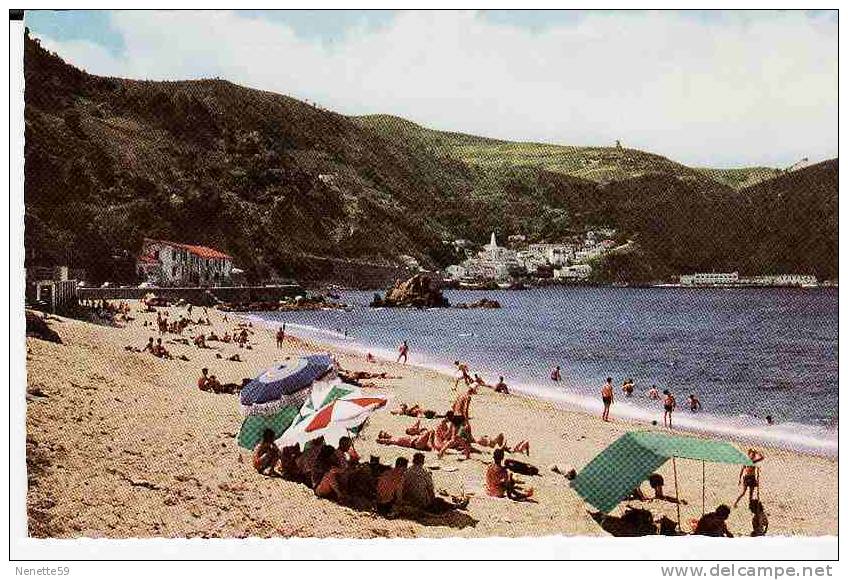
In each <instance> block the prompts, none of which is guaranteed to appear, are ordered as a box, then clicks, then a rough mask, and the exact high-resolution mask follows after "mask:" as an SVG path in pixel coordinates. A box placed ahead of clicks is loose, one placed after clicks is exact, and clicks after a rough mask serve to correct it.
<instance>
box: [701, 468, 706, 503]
mask: <svg viewBox="0 0 848 580" xmlns="http://www.w3.org/2000/svg"><path fill="white" fill-rule="evenodd" d="M706 504H707V462H706V461H701V517H704V514H705V513H706V511H707V508H706Z"/></svg>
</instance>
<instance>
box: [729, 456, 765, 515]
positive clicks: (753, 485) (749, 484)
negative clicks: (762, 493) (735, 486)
mask: <svg viewBox="0 0 848 580" xmlns="http://www.w3.org/2000/svg"><path fill="white" fill-rule="evenodd" d="M748 458H749V459H750V460H751V463H753V464H754V465H743V466H742V469H740V470H739V485H741V486H742V493H740V494H739V497H737V498H736V501H735V502H733V507H734V508H735V507H736V506H738V505H739V500H740V499H742V497H743V496H744V495H745V492H746V491H747V492H748V501H749V502H750V501H752V500H753V499H754V490H756V489H759V487H760V477H759V475H760V473H759V472H760V468H759V467H758V466H757V464H758V463H759V462H760V461H762V460H763V459H765V458H766V457H765V455H763V454H762V453H760V452H759V451H757V450H756V449H753V448H751V449H748ZM757 497H759V492H757Z"/></svg>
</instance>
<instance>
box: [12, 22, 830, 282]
mask: <svg viewBox="0 0 848 580" xmlns="http://www.w3.org/2000/svg"><path fill="white" fill-rule="evenodd" d="M24 67H25V80H26V89H25V99H26V110H25V130H26V135H25V137H26V145H25V155H26V162H25V202H26V216H25V227H26V233H25V235H26V240H25V243H26V250H27V253H26V266H27V267H28V268H30V267H33V266H40V265H57V264H68V265H70V266H72V267H81V268H86V269H87V270H88V272H89V277H90V281H93V282H96V281H102V280H115V281H122V280H124V279H127V280H129V279H130V278H131V277H132V257H133V256H134V255H135V254H136V252H137V251H138V249H139V248H140V245H141V240H142V238H143V237H145V236H150V237H158V238H166V239H173V240H175V241H182V242H188V243H198V244H204V245H210V246H214V247H218V248H220V249H222V250H224V251H226V252H228V253H230V254H232V255H233V256H234V258H235V261H236V263H237V264H238V266H239V267H241V268H243V269H245V270H246V271H247V274H248V277H249V279H251V280H253V281H262V280H266V279H268V278H270V277H274V276H295V277H298V278H300V279H301V280H304V281H306V282H309V281H310V280H328V279H334V278H337V277H338V276H339V271H340V268H341V265H344V264H347V265H348V266H349V268H348V270H350V269H351V268H352V269H353V270H354V272H357V271H361V270H362V269H364V268H370V267H372V266H373V267H374V268H379V267H381V266H384V267H386V268H387V276H388V275H390V274H391V275H393V274H394V270H392V269H391V267H393V266H396V265H398V264H400V263H402V261H403V260H402V258H401V256H403V255H411V256H413V257H415V258H416V259H418V261H419V262H420V263H421V264H422V265H424V266H425V267H431V268H432V267H438V266H443V265H446V264H448V263H452V262H454V261H456V260H457V256H455V255H453V254H452V250H450V246H449V245H446V244H444V243H443V240H450V239H455V238H458V237H462V238H468V239H471V240H474V241H477V242H483V241H485V240H487V239H488V236H489V233H490V232H492V231H495V232H496V233H497V234H498V235H499V236H501V237H503V236H505V235H509V234H514V233H522V234H525V235H527V236H528V237H529V238H530V239H531V240H542V239H546V240H551V241H555V240H558V239H562V238H563V237H565V236H567V235H569V234H570V233H574V232H579V231H580V230H582V229H583V228H585V227H587V226H588V225H609V226H612V227H615V228H618V229H619V231H620V232H621V237H622V238H623V239H624V238H627V239H633V240H636V241H637V244H636V245H635V246H634V248H636V250H635V251H634V252H632V253H630V254H629V255H627V256H624V257H622V258H621V259H620V263H616V264H613V265H612V266H611V267H609V268H606V269H604V268H601V269H600V270H599V271H602V272H605V274H604V275H605V276H607V278H621V277H622V276H623V277H625V278H628V279H633V280H643V279H644V280H654V279H660V278H663V277H666V276H669V275H671V274H674V273H677V272H683V271H691V270H693V269H699V270H703V269H727V268H738V269H745V270H746V271H750V272H752V273H757V272H760V271H769V270H772V269H774V268H790V267H791V268H792V269H793V270H796V269H797V270H801V271H813V272H815V273H817V274H819V275H821V273H822V272H835V268H836V264H835V260H834V259H833V256H834V255H833V254H832V253H831V252H830V250H829V248H831V247H835V244H836V230H835V220H836V217H835V215H836V214H835V211H834V213H833V214H832V215H830V216H828V212H830V210H831V209H832V208H834V207H835V200H836V189H837V188H836V184H837V171H836V162H835V161H833V162H830V165H828V167H829V168H830V169H826V170H821V171H820V170H819V169H817V167H818V166H816V167H811V168H807V169H805V170H801V171H797V172H795V173H792V174H789V175H786V176H783V177H781V178H780V179H776V180H773V181H770V182H766V183H763V184H760V185H759V186H757V187H756V188H750V189H745V190H741V191H736V190H734V189H732V188H730V187H728V186H726V185H723V184H721V183H718V182H716V181H713V180H710V179H709V178H708V177H706V176H704V175H703V174H702V173H700V172H698V171H695V170H693V169H690V168H687V167H685V166H682V165H680V164H676V163H674V162H672V161H669V160H667V159H664V158H661V157H659V156H654V155H651V154H649V153H643V152H633V151H631V150H617V149H599V150H597V151H598V152H599V153H598V154H599V155H602V156H607V157H605V158H607V159H611V158H612V157H609V156H610V155H612V156H613V157H615V156H624V157H621V158H620V159H619V158H616V159H618V160H617V161H615V163H611V164H610V165H609V167H607V166H603V167H602V168H596V169H594V170H592V171H588V170H587V172H585V173H583V174H582V175H583V177H587V178H585V179H584V178H583V177H579V176H575V175H570V174H568V172H563V171H561V170H549V169H556V167H557V163H559V161H557V160H558V159H563V158H567V157H568V156H567V155H566V152H564V151H566V150H570V149H574V150H576V151H580V152H581V155H583V154H587V153H586V152H592V151H595V149H593V148H561V147H557V146H542V145H532V144H515V143H506V142H501V141H496V140H489V139H484V138H479V137H474V136H470V135H464V134H461V133H445V132H433V131H429V130H423V131H422V129H421V128H420V127H418V126H417V125H414V124H412V123H409V122H407V121H401V122H398V121H392V122H388V123H387V122H376V123H375V122H373V119H372V120H371V121H363V120H362V119H361V118H359V119H351V118H348V117H345V116H342V115H338V114H335V113H332V112H328V111H324V110H320V109H317V108H315V107H312V106H310V105H307V104H305V103H302V102H300V101H297V100H295V99H292V98H289V97H286V96H283V95H278V94H273V93H268V92H264V91H257V90H253V89H247V88H244V87H239V86H237V85H234V84H232V83H229V82H225V81H220V80H200V81H182V82H149V81H132V80H126V79H116V78H101V77H96V76H93V75H89V74H87V73H85V72H83V71H80V70H78V69H76V68H74V67H72V66H69V65H67V64H66V63H64V62H63V61H62V60H61V59H60V58H59V57H58V56H57V55H55V54H50V53H48V52H46V51H45V50H43V49H42V48H41V47H40V46H39V45H38V42H37V41H36V40H33V39H30V38H27V39H26V43H25V53H24ZM387 118H388V117H387ZM392 119H396V118H392ZM422 135H424V137H422ZM549 147H552V149H550V150H549V149H548V148H549ZM456 148H460V149H461V150H462V151H464V152H465V153H463V155H466V157H461V156H457V155H456V154H455V150H456ZM486 148H489V149H488V151H489V153H491V152H492V151H495V150H496V149H493V148H501V150H504V151H508V152H509V154H510V155H512V156H513V157H515V158H518V159H521V160H522V162H521V163H516V164H511V163H507V164H503V163H500V164H499V163H487V162H485V159H486V155H487V154H485V152H484V150H485V149H486ZM548 156H552V157H553V158H554V161H549V160H547V157H548ZM628 156H629V158H630V159H632V160H637V161H638V163H637V165H638V167H636V166H634V167H635V168H634V169H632V170H631V169H628V168H627V167H626V166H625V164H624V160H625V157H628ZM649 161H650V163H648V162H649ZM634 163H635V161H634ZM639 164H641V165H639ZM645 164H648V165H650V167H651V170H650V171H643V169H642V168H643V167H644V166H645ZM578 173H579V172H578ZM806 175H810V176H811V177H810V178H809V179H805V178H804V176H806ZM619 177H626V178H623V179H619ZM598 180H600V181H603V183H598ZM769 184H770V185H769ZM796 186H797V187H802V188H806V189H805V194H804V195H803V196H801V197H799V198H798V199H797V200H796V201H795V202H793V203H791V204H790V203H789V202H787V201H786V200H785V199H784V197H785V196H784V194H783V193H782V192H783V191H784V190H785V189H787V188H789V189H791V188H794V187H796ZM810 188H812V189H810ZM782 196H784V197H782ZM781 200H782V201H781ZM804 203H809V204H813V205H814V206H815V207H816V208H817V210H816V211H815V212H805V211H801V208H799V205H798V204H801V205H803V204H804ZM822 223H827V224H828V225H827V227H825V228H822V227H821V224H822ZM831 224H832V225H834V227H830V225H831ZM782 228H790V229H791V232H792V233H791V236H790V235H789V233H787V232H783V231H781V229H782ZM816 230H818V231H816ZM792 244H794V246H793V245H792ZM793 247H797V248H811V251H809V252H807V251H805V252H804V253H801V254H793ZM773 248H785V250H782V251H785V253H786V257H785V259H783V260H782V261H780V260H778V259H777V256H775V255H774V254H773V253H770V249H773ZM813 248H815V250H812V249H813ZM825 250H827V251H825ZM789 257H791V259H789Z"/></svg>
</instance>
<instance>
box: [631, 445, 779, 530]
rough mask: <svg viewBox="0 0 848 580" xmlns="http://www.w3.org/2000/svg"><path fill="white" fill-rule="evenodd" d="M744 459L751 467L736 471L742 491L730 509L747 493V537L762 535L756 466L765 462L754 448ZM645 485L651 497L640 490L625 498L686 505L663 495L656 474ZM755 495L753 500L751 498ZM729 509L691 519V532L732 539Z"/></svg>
mask: <svg viewBox="0 0 848 580" xmlns="http://www.w3.org/2000/svg"><path fill="white" fill-rule="evenodd" d="M747 455H748V458H749V459H750V460H751V463H752V464H753V465H744V466H742V467H741V469H740V470H739V485H740V486H741V487H742V492H741V493H740V494H739V497H737V498H736V501H735V502H734V503H733V507H734V508H736V507H737V506H738V505H739V501H740V500H741V499H742V498H743V497H744V496H745V494H746V493H747V494H748V509H749V510H750V511H751V514H752V515H753V517H752V520H751V528H752V531H751V535H752V536H764V535H765V534H766V532H767V531H768V515H767V514H766V511H765V506H764V505H763V503H762V501H760V498H759V488H760V481H759V467H758V464H759V463H760V462H762V461H763V459H765V456H764V455H763V454H762V453H761V452H760V451H758V450H756V449H753V448H751V449H748V452H747ZM648 484H649V485H650V486H651V488H652V489H653V491H654V496H653V497H648V496H646V495H645V494H644V493H643V492H642V490H641V488H640V487H637V488H636V489H634V490H633V493H632V494H631V495H630V497H628V498H627V499H630V500H638V501H654V500H661V501H667V502H671V503H680V504H681V505H686V500H683V499H678V498H676V497H671V496H669V495H666V494H665V493H664V491H663V486H664V485H665V481H664V479H663V477H662V475H660V474H659V473H653V474H651V476H650V477H649V478H648ZM755 495H756V497H754V496H755ZM730 512H731V508H730V507H728V506H727V505H725V504H722V505H720V506H718V507H717V508H716V510H715V511H713V512H710V513H707V514H704V515H703V516H701V518H699V519H697V520H692V521H691V525H692V530H693V531H692V533H693V534H696V535H701V536H718V537H728V538H732V537H733V534H732V533H731V532H730V531H729V530H728V529H727V519H728V517H729V516H730Z"/></svg>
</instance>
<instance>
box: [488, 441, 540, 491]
mask: <svg viewBox="0 0 848 580" xmlns="http://www.w3.org/2000/svg"><path fill="white" fill-rule="evenodd" d="M492 459H493V463H492V464H491V465H490V466H489V467H488V468H487V469H486V493H487V494H489V495H490V496H492V497H504V496H506V497H508V498H509V499H511V500H514V501H523V500H526V499H528V498H530V497H532V496H533V488H532V487H531V488H530V489H528V490H527V491H526V492H525V491H521V490H520V489H519V486H518V483H517V482H516V481H515V480H514V479H513V478H512V474H511V473H510V472H509V471H508V470H507V468H506V467H504V466H503V459H504V451H503V449H495V452H494V453H493V454H492Z"/></svg>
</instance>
